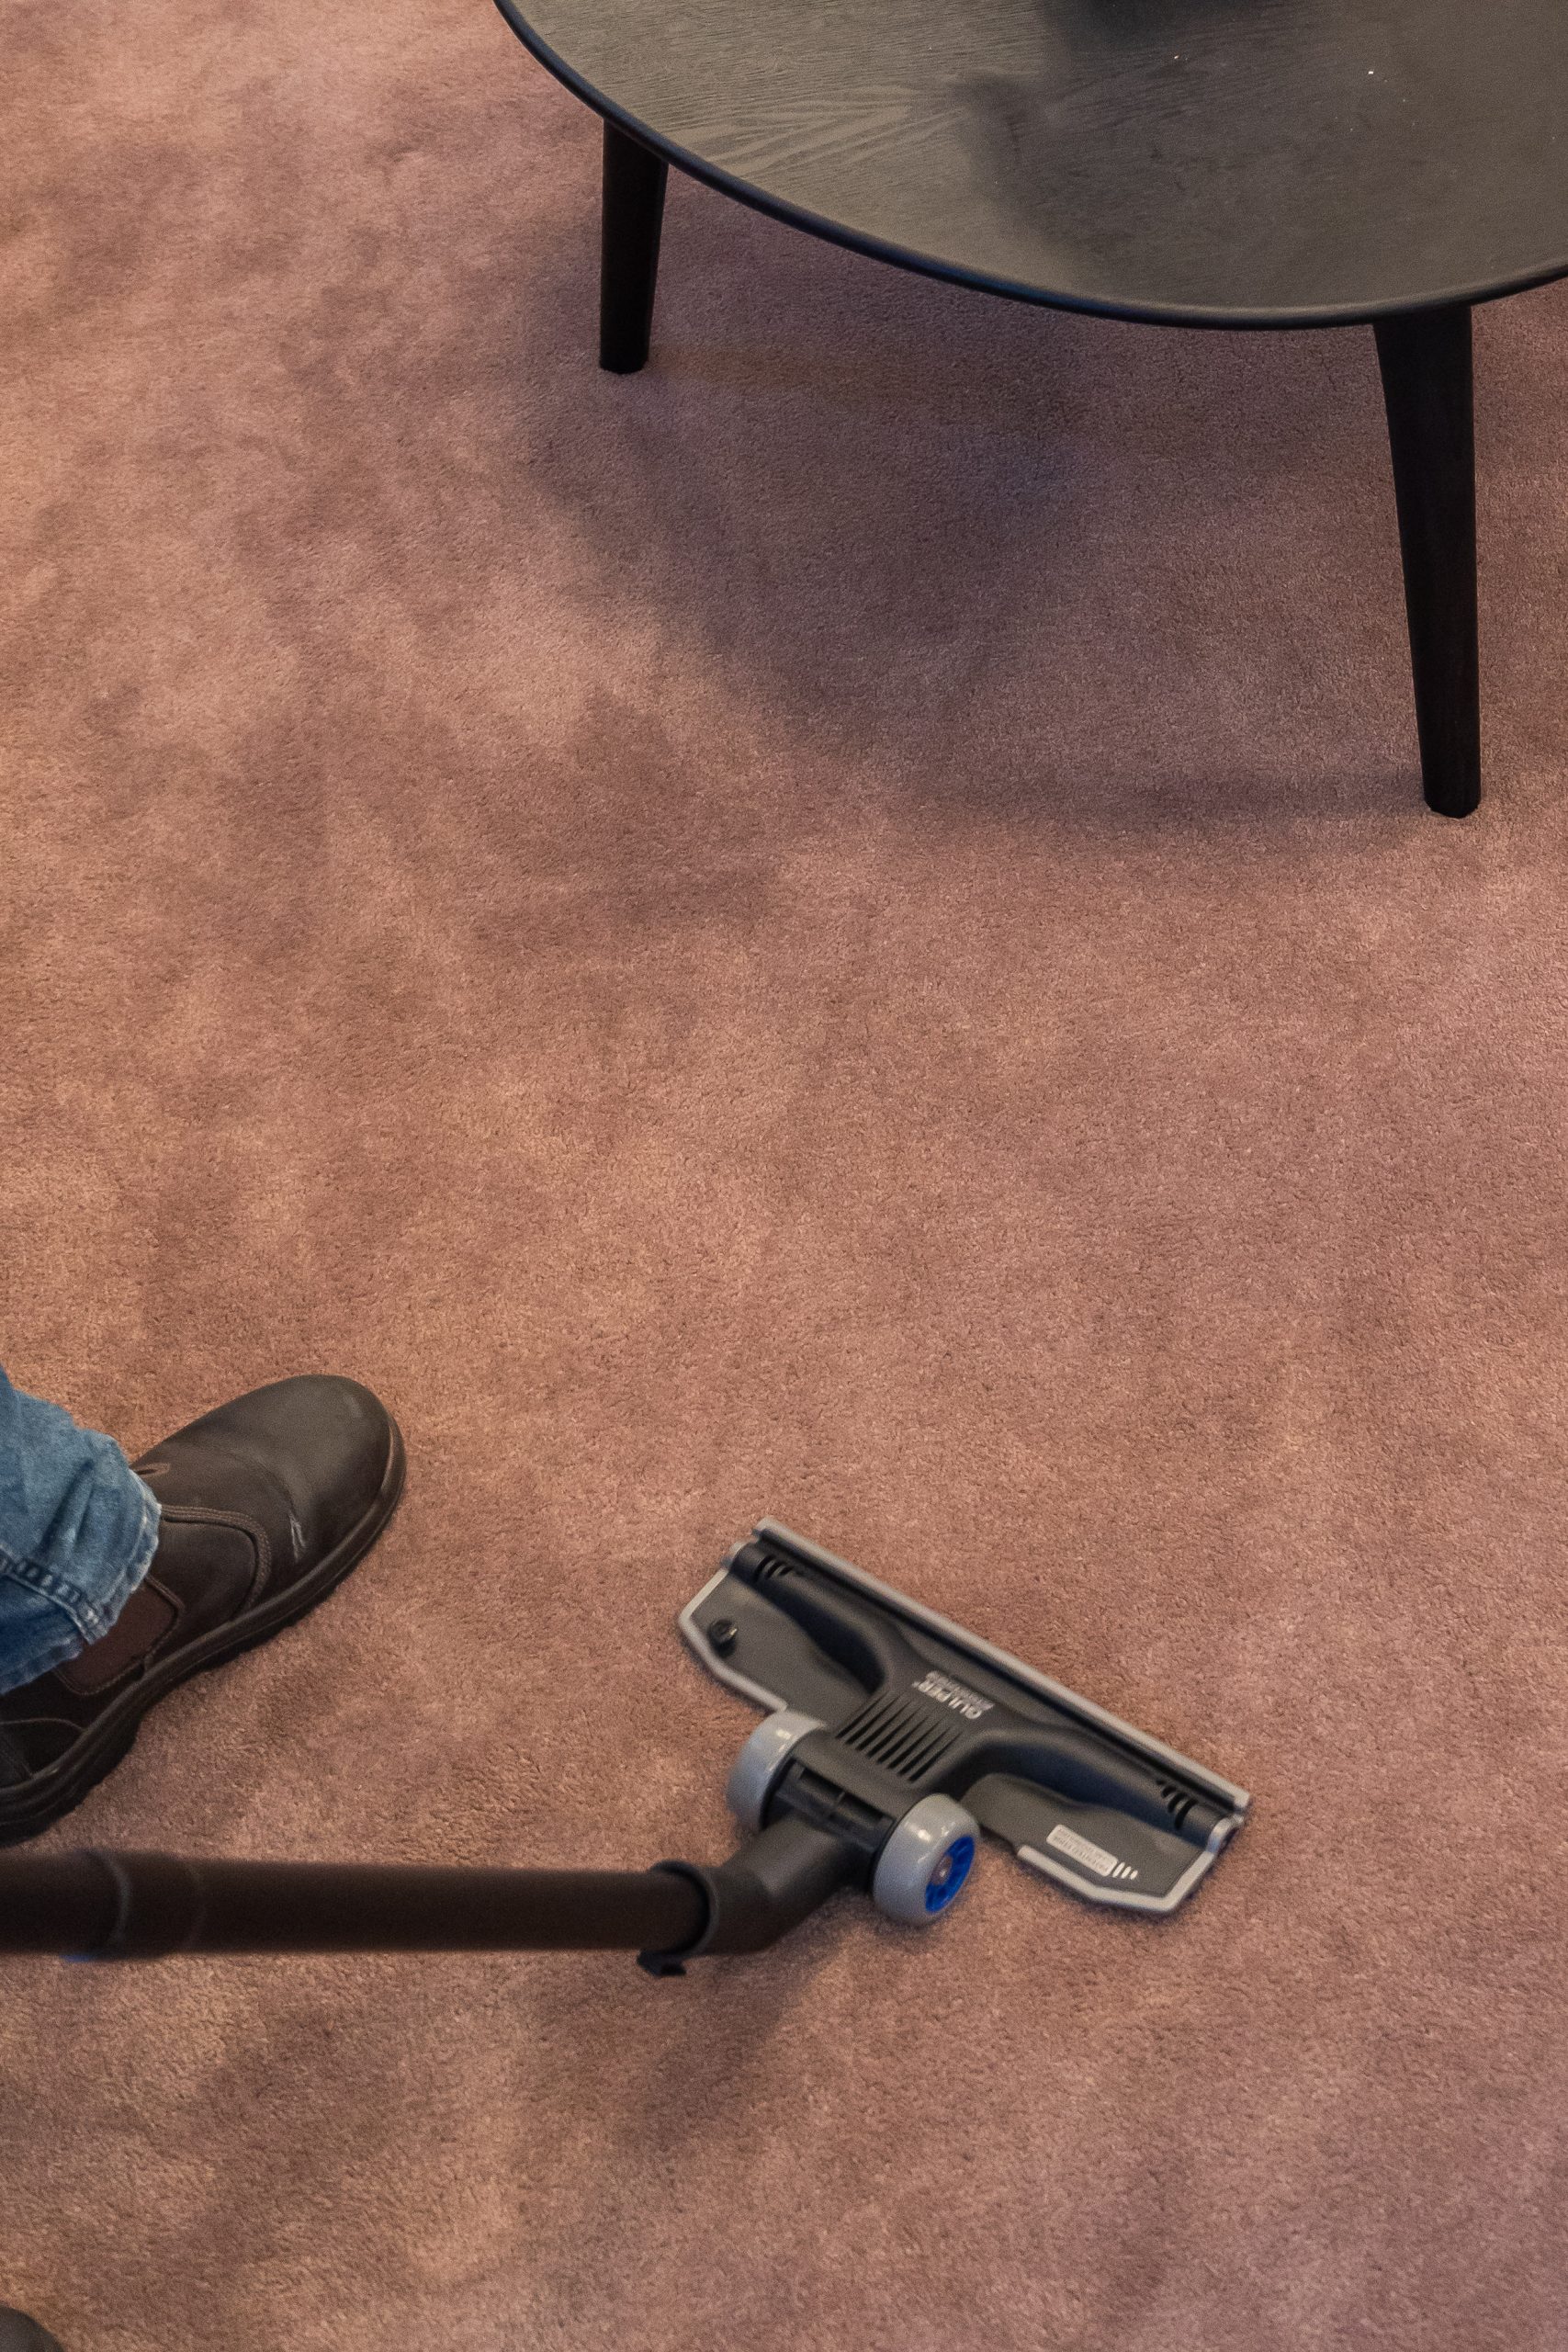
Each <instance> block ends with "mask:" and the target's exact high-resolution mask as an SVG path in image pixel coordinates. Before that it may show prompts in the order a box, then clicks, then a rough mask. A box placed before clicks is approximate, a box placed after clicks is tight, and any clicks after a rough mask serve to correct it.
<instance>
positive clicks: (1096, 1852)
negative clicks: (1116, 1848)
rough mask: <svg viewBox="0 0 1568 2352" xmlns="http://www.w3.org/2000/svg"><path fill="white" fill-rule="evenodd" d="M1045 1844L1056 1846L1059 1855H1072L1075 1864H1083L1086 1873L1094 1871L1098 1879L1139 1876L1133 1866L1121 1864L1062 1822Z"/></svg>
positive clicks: (1090, 1840)
mask: <svg viewBox="0 0 1568 2352" xmlns="http://www.w3.org/2000/svg"><path fill="white" fill-rule="evenodd" d="M1045 1843H1046V1844H1047V1846H1055V1849H1056V1851H1057V1852H1058V1853H1059V1854H1070V1855H1071V1856H1072V1858H1073V1860H1074V1861H1075V1862H1081V1863H1082V1864H1083V1866H1084V1868H1085V1870H1086V1871H1093V1872H1094V1874H1095V1876H1096V1877H1097V1878H1136V1877H1137V1875H1138V1873H1137V1871H1135V1870H1134V1869H1133V1868H1132V1866H1131V1864H1129V1863H1127V1862H1119V1861H1118V1860H1117V1859H1116V1857H1115V1855H1114V1854H1108V1853H1107V1852H1106V1850H1105V1849H1104V1847H1103V1846H1097V1845H1095V1844H1094V1843H1093V1841H1092V1839H1090V1838H1080V1837H1079V1836H1078V1833H1077V1830H1076V1829H1069V1828H1067V1827H1066V1825H1065V1824H1064V1823H1062V1822H1060V1821H1059V1822H1058V1823H1057V1824H1056V1826H1055V1829H1053V1830H1052V1832H1051V1835H1050V1836H1049V1838H1046V1840H1045Z"/></svg>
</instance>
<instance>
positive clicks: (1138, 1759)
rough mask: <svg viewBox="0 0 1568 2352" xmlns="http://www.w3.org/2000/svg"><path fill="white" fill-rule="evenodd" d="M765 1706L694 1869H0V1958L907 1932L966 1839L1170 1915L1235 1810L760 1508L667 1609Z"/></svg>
mask: <svg viewBox="0 0 1568 2352" xmlns="http://www.w3.org/2000/svg"><path fill="white" fill-rule="evenodd" d="M679 1622H680V1629H681V1632H682V1634H683V1636H684V1638H685V1640H686V1642H687V1643H688V1644H689V1645H690V1647H691V1648H692V1650H693V1651H694V1654H695V1655H696V1657H698V1659H699V1660H700V1661H701V1663H702V1664H703V1665H704V1666H705V1667H706V1668H707V1669H708V1671H709V1672H710V1673H711V1674H714V1675H716V1677H717V1678H718V1679H719V1680H720V1681H721V1682H723V1683H725V1684H726V1685H727V1686H728V1689H730V1690H731V1691H736V1692H737V1693H738V1694H739V1696H740V1697H741V1698H744V1699H748V1700H750V1702H751V1703H752V1705H754V1706H758V1707H761V1708H764V1709H766V1711H767V1713H766V1718H765V1720H764V1721H763V1722H762V1723H761V1724H759V1725H758V1726H757V1728H756V1729H755V1730H754V1731H753V1732H752V1734H751V1736H750V1738H749V1739H748V1740H747V1742H746V1744H745V1746H744V1747H742V1748H741V1750H740V1753H739V1756H738V1757H737V1758H736V1760H735V1765H734V1769H733V1770H732V1771H731V1772H730V1775H729V1781H728V1789H727V1792H726V1793H727V1796H728V1803H729V1805H730V1809H731V1811H732V1812H733V1813H734V1814H735V1815H736V1816H737V1817H738V1819H739V1823H740V1825H741V1826H742V1828H743V1829H745V1830H746V1831H747V1832H748V1833H749V1835H748V1838H747V1840H746V1842H745V1843H744V1844H743V1845H742V1846H741V1847H740V1849H739V1851H738V1852H737V1853H736V1854H734V1855H733V1856H732V1857H731V1859H730V1860H728V1861H726V1862H722V1863H720V1864H718V1865H717V1866H716V1868H705V1867H704V1866H703V1865H701V1864H698V1863H695V1862H679V1861H675V1862H660V1863H658V1864H657V1865H656V1866H655V1867H654V1868H653V1869H652V1870H649V1871H586V1870H583V1871H526V1870H486V1869H447V1868H428V1867H423V1866H421V1865H416V1864H411V1865H398V1866H384V1865H381V1864H375V1863H337V1862H260V1861H228V1860H216V1861H209V1860H196V1859H187V1858H186V1857H183V1856H178V1855H171V1854H138V1853H118V1852H109V1851H86V1852H82V1853H75V1854H62V1855H54V1854H50V1855H22V1856H18V1857H16V1858H14V1859H13V1858H6V1859H4V1860H0V1951H10V1952H40V1951H41V1952H62V1953H65V1954H67V1955H68V1956H71V1957H73V1958H77V1959H83V1960H99V1961H107V1960H162V1959H167V1958H169V1957H171V1956H173V1955H175V1954H177V1953H183V1952H262V1951H633V1952H636V1953H637V1956H638V1959H639V1961H640V1963H641V1965H642V1966H643V1967H644V1968H645V1969H647V1970H648V1971H649V1973H650V1974H652V1975H654V1976H660V1977H663V1976H678V1975H681V1974H682V1973H684V1969H685V1965H686V1963H687V1962H689V1961H692V1960H695V1959H698V1958H699V1957H702V1958H706V1957H709V1956H717V1955H719V1954H725V1953H734V1952H755V1951H762V1950H764V1949H765V1948H766V1947H767V1946H768V1945H770V1944H773V1943H776V1942H777V1941H778V1939H779V1938H780V1937H781V1936H783V1935H785V1934H786V1933H787V1932H788V1931H789V1929H790V1928H794V1927H796V1926H798V1925H799V1923H800V1921H801V1920H803V1919H805V1918H806V1917H808V1915H809V1914H810V1913H811V1912H813V1911H815V1910H817V1909H818V1906H819V1905H821V1904H823V1903H825V1902H826V1901H827V1900H828V1898H829V1895H832V1894H837V1893H838V1892H839V1891H840V1889H841V1888H844V1887H857V1888H860V1889H863V1891H865V1892H867V1893H869V1894H870V1896H871V1899H872V1901H873V1902H874V1904H875V1905H876V1906H877V1908H878V1909H879V1910H880V1911H882V1912H884V1913H886V1915H887V1917H890V1918H893V1919H897V1920H901V1921H903V1922H906V1923H907V1924H908V1925H911V1926H915V1927H926V1926H929V1925H931V1922H933V1921H934V1920H936V1919H939V1918H941V1917H942V1915H943V1914H944V1913H945V1912H947V1911H948V1910H950V1909H951V1908H952V1906H953V1903H954V1902H955V1901H956V1899H957V1897H958V1896H959V1894H961V1893H962V1891H963V1889H964V1883H965V1882H966V1881H967V1879H968V1877H969V1873H970V1870H971V1867H972V1865H973V1863H974V1860H975V1857H976V1851H977V1849H978V1846H979V1842H980V1833H981V1831H982V1830H987V1831H989V1832H990V1834H991V1835H992V1836H993V1837H995V1838H1000V1839H1001V1840H1002V1841H1003V1842H1004V1843H1005V1844H1007V1845H1009V1846H1010V1847H1011V1848H1012V1849H1013V1851H1014V1853H1015V1854H1016V1855H1017V1856H1018V1859H1019V1860H1020V1861H1021V1862H1023V1863H1024V1864H1025V1865H1026V1866H1027V1867H1028V1868H1029V1869H1030V1870H1032V1871H1039V1872H1041V1873H1042V1874H1043V1876H1045V1877H1046V1878H1050V1879H1054V1880H1055V1882H1056V1883H1057V1885H1059V1886H1063V1887H1066V1888H1067V1889H1068V1890H1069V1891H1070V1892H1071V1893H1072V1894H1077V1895H1081V1896H1083V1897H1085V1898H1086V1899H1087V1900H1088V1901H1089V1902H1091V1903H1098V1904H1103V1905H1110V1906H1111V1907H1112V1908H1114V1909H1119V1910H1122V1911H1137V1912H1145V1913H1149V1914H1154V1915H1156V1916H1157V1915H1160V1914H1164V1913H1167V1912H1170V1911H1174V1910H1175V1909H1176V1907H1177V1905H1179V1904H1180V1903H1183V1902H1185V1901H1186V1899H1187V1897H1188V1896H1189V1895H1190V1894H1191V1893H1192V1890H1193V1889H1194V1887H1195V1886H1196V1885H1197V1884H1198V1883H1199V1881H1200V1880H1201V1878H1202V1877H1203V1876H1204V1875H1205V1874H1206V1872H1207V1871H1209V1870H1210V1869H1211V1868H1212V1867H1213V1862H1214V1860H1215V1859H1216V1857H1217V1856H1218V1854H1219V1852H1220V1849H1221V1848H1222V1847H1223V1846H1224V1845H1225V1843H1226V1842H1227V1840H1228V1839H1229V1838H1231V1837H1232V1836H1233V1835H1234V1834H1235V1830H1236V1829H1237V1828H1238V1827H1239V1826H1240V1824H1241V1822H1242V1820H1243V1818H1244V1817H1245V1815H1246V1813H1247V1804H1248V1798H1247V1792H1246V1790H1245V1789H1238V1788H1235V1786H1233V1785H1232V1783H1231V1782H1230V1781H1224V1780H1221V1779H1220V1777H1219V1776H1218V1774H1217V1773H1213V1772H1211V1771H1208V1770H1205V1769H1204V1767H1203V1766H1201V1765H1199V1764H1194V1763H1191V1762H1190V1761H1189V1759H1188V1758H1186V1757H1183V1756H1179V1755H1178V1754H1177V1753H1176V1752H1175V1750H1174V1749H1172V1748H1169V1747H1163V1746H1162V1745H1161V1744H1160V1742H1159V1741H1158V1740H1155V1739H1150V1738H1149V1737H1147V1736H1145V1734H1144V1733H1142V1732H1137V1731H1134V1729H1133V1728H1132V1727H1131V1725H1129V1724H1124V1723H1121V1722H1119V1721H1118V1720H1117V1718H1116V1717H1115V1716H1114V1715H1111V1714H1108V1713H1106V1712H1105V1710H1104V1709H1103V1708H1100V1707H1097V1706H1095V1705H1094V1704H1093V1703H1092V1702H1090V1701H1089V1700H1087V1699H1080V1698H1077V1697H1076V1696H1075V1695H1074V1693H1073V1692H1072V1691H1066V1690H1064V1689H1063V1688H1062V1686H1061V1684H1060V1683H1056V1682H1053V1681H1052V1680H1050V1679H1049V1678H1048V1677H1047V1676H1045V1675H1043V1674H1039V1673H1036V1672H1035V1670H1034V1669H1033V1668H1032V1667H1028V1666H1024V1665H1022V1664H1021V1663H1020V1661H1019V1660H1018V1659H1017V1658H1015V1657H1009V1656H1008V1655H1007V1653H1006V1652H1005V1651H1003V1650H999V1649H994V1648H992V1646H991V1645H990V1644H989V1643H987V1642H984V1641H980V1640H978V1639H976V1636H975V1635H974V1634H968V1633H964V1632H963V1631H961V1630H960V1628H959V1627H958V1626H956V1625H953V1624H950V1623H948V1621H947V1620H946V1619H945V1618H942V1617H939V1616H937V1615H936V1614H935V1613H934V1611H931V1610H929V1609H925V1608H922V1607H921V1606H920V1605H919V1602H918V1601H914V1600H908V1599H907V1598H906V1597H905V1596H904V1595H903V1594H902V1593H898V1592H895V1591H894V1590H893V1589H891V1587H889V1586H887V1585H885V1584H881V1583H879V1582H878V1581H877V1579H876V1578H875V1577H870V1576H867V1575H865V1574H863V1572H862V1571H861V1570H860V1569H858V1568H853V1567H852V1566H850V1565H849V1563H848V1562H847V1561H844V1560H840V1559H836V1558H835V1557H834V1556H833V1555H832V1554H831V1553H830V1552H825V1551H823V1550H821V1549H820V1548H819V1546H818V1545H817V1544H811V1543H808V1542H807V1540H806V1539H805V1538H804V1537H803V1536H799V1535H793V1534H791V1532H789V1530H788V1529H787V1528H784V1527H781V1526H778V1525H777V1524H776V1523H775V1522H773V1521H771V1520H764V1521H762V1522H761V1524H760V1525H759V1526H757V1527H756V1528H754V1529H753V1530H752V1532H751V1534H750V1538H749V1539H748V1540H747V1541H746V1542H744V1543H742V1544H739V1545H737V1546H736V1548H735V1549H734V1550H733V1551H732V1552H731V1553H730V1554H729V1555H728V1557H727V1558H726V1559H725V1561H724V1563H723V1565H722V1566H720V1568H719V1569H718V1572H717V1574H716V1575H715V1576H714V1577H711V1578H710V1579H709V1581H708V1582H707V1583H706V1584H705V1585H704V1587H703V1589H702V1590H701V1591H700V1592H699V1593H698V1594H697V1596H696V1598H695V1599H694V1600H693V1601H691V1602H690V1603H689V1604H688V1606H687V1607H686V1608H685V1609H684V1610H683V1611H682V1613H681V1617H680V1621H679Z"/></svg>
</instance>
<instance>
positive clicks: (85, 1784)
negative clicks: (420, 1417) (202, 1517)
mask: <svg viewBox="0 0 1568 2352" xmlns="http://www.w3.org/2000/svg"><path fill="white" fill-rule="evenodd" d="M390 1427H391V1432H392V1447H391V1452H390V1453H389V1455H388V1457H387V1468H386V1473H385V1476H383V1478H382V1480H381V1487H380V1491H379V1492H378V1495H377V1497H376V1499H375V1501H374V1502H373V1503H372V1504H371V1506H370V1509H369V1510H368V1511H367V1513H366V1515H365V1517H364V1518H363V1519H362V1520H361V1521H360V1522H359V1524H358V1526H357V1527H355V1528H353V1529H351V1530H350V1532H348V1534H346V1535H345V1536H344V1538H343V1541H342V1542H341V1543H340V1544H336V1545H334V1547H333V1550H332V1551H330V1552H329V1553H328V1554H327V1555H326V1556H325V1557H324V1558H323V1559H321V1560H319V1561H318V1562H317V1564H316V1566H314V1567H313V1568H312V1569H311V1570H310V1573H309V1575H308V1576H303V1577H299V1580H298V1582H297V1583H294V1584H291V1585H289V1586H288V1587H287V1589H285V1590H284V1591H282V1592H280V1593H279V1594H278V1595H277V1597H276V1600H270V1601H268V1600H264V1601H261V1602H259V1603H258V1604H257V1606H256V1607H255V1608H254V1609H248V1610H246V1611H244V1612H243V1615H241V1616H239V1617H234V1618H231V1620H230V1621H229V1623H227V1624H226V1625H215V1626H214V1627H213V1629H212V1631H211V1633H209V1634H203V1635H202V1637H201V1639H200V1640H199V1641H197V1642H192V1643H191V1644H190V1645H189V1646H188V1647H187V1648H186V1649H181V1650H175V1651H174V1652H173V1653H172V1655H171V1656H170V1657H166V1658H164V1661H163V1663H162V1664H161V1665H159V1666H155V1667H153V1668H152V1670H151V1672H149V1673H148V1674H145V1675H144V1676H143V1677H142V1678H141V1680H140V1681H139V1682H133V1683H132V1684H131V1685H130V1688H129V1690H127V1691H122V1692H121V1694H120V1696H119V1697H118V1699H117V1700H116V1701H115V1702H114V1703H113V1705H112V1706H109V1707H107V1708H106V1709H105V1710H104V1713H102V1714H101V1715H100V1716H99V1717H98V1719H97V1721H96V1723H95V1724H93V1725H92V1726H91V1728H90V1729H89V1730H88V1731H86V1732H85V1733H84V1734H83V1736H82V1737H81V1738H80V1739H79V1740H78V1741H77V1742H76V1744H75V1746H74V1747H68V1748H67V1749H66V1751H65V1754H64V1755H63V1756H62V1757H61V1758H59V1759H58V1761H57V1762H55V1763H53V1764H51V1766H50V1768H49V1770H47V1771H46V1772H37V1773H35V1774H34V1775H33V1777H32V1778H31V1780H29V1781H24V1782H23V1783H22V1785H21V1787H20V1788H16V1789H10V1790H6V1791H4V1792H0V1847H4V1846H19V1845H21V1844H22V1843H23V1842H24V1841H25V1840H26V1839H27V1838H39V1837H41V1836H42V1834H43V1832H44V1831H45V1830H46V1829H51V1828H52V1827H53V1826H54V1824H55V1823H56V1822H57V1821H62V1820H63V1819H64V1818H65V1815H67V1814H68V1813H74V1811H75V1810H76V1807H77V1806H78V1805H79V1804H81V1803H82V1800H83V1799H84V1797H85V1796H88V1795H89V1794H90V1793H91V1792H92V1791H93V1790H94V1789H96V1787H97V1785H98V1782H99V1781H102V1780H107V1777H108V1775H109V1773H111V1772H112V1771H113V1770H114V1769H115V1766H116V1765H117V1764H121V1763H123V1762H124V1760H125V1758H127V1757H128V1756H129V1755H130V1751H131V1749H132V1748H133V1747H135V1745H136V1735H137V1733H138V1732H139V1731H140V1730H141V1724H142V1722H143V1719H144V1718H145V1717H146V1716H147V1715H148V1714H150V1713H151V1712H152V1709H153V1708H154V1707H155V1706H156V1705H157V1704H158V1702H159V1701H160V1700H161V1699H166V1698H167V1697H168V1695H169V1693H170V1691H176V1690H178V1688H179V1686H180V1684H181V1683H182V1682H188V1681H189V1680H190V1679H191V1677H192V1676H193V1675H197V1674H208V1673H210V1671H211V1670H212V1668H214V1667H215V1666H226V1665H227V1664H228V1662H229V1660H230V1659H231V1658H233V1657H240V1656H241V1655H242V1654H243V1652H244V1651H246V1650H254V1649H256V1648H258V1647H259V1646H260V1645H261V1644H262V1643H263V1642H269V1641H271V1639H272V1637H273V1635H274V1634H281V1633H282V1632H283V1630H284V1628H285V1627H286V1626H288V1625H292V1624H294V1623H297V1621H298V1620H299V1618H301V1617H308V1616H309V1615H310V1611H311V1610H312V1609H314V1608H316V1607H318V1606H319V1604H320V1603H321V1601H323V1600H325V1599H326V1597H327V1595H328V1593H330V1592H331V1591H332V1590H333V1589H334V1587H335V1586H337V1585H340V1584H341V1583H342V1582H343V1580H344V1577H346V1576H347V1575H348V1574H349V1572H350V1570H351V1569H353V1568H355V1567H357V1566H358V1565H359V1563H360V1561H361V1560H362V1559H363V1558H364V1557H365V1555H366V1553H367V1552H368V1551H369V1549H370V1547H371V1545H372V1544H374V1543H375V1542H376V1541H377V1539H378V1536H380V1535H381V1534H383V1533H384V1532H385V1531H386V1528H387V1524H388V1522H389V1520H390V1519H391V1516H392V1513H393V1512H394V1511H395V1510H397V1507H398V1502H399V1499H400V1497H401V1494H402V1491H403V1477H404V1474H405V1471H406V1469H407V1466H408V1465H407V1457H406V1455H405V1453H404V1451H403V1440H402V1432H401V1430H400V1429H399V1428H398V1425H397V1423H396V1421H392V1422H391V1423H390Z"/></svg>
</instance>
